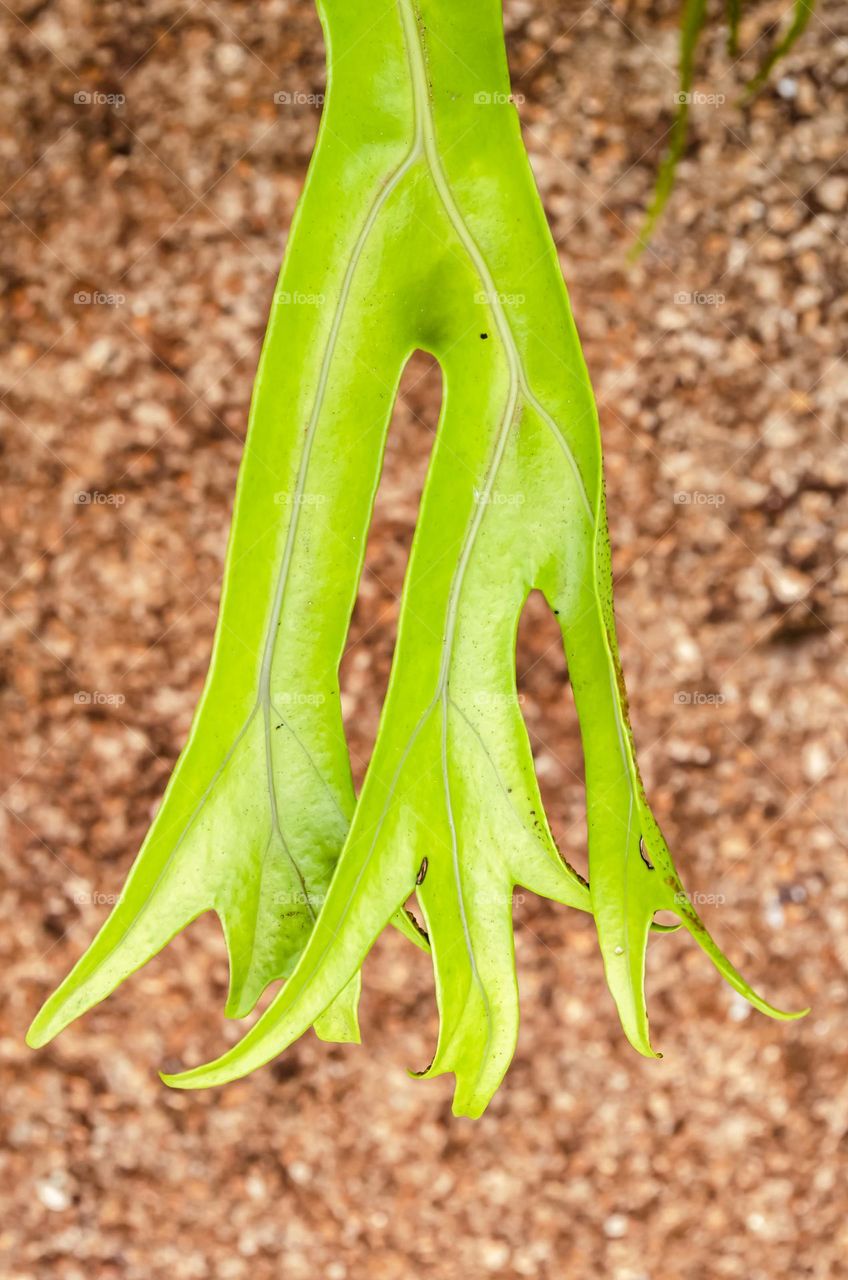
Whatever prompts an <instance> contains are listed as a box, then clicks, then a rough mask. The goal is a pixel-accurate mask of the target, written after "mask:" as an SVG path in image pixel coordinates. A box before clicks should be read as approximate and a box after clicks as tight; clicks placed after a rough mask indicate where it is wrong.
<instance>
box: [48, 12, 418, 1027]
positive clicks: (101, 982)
mask: <svg viewBox="0 0 848 1280" xmlns="http://www.w3.org/2000/svg"><path fill="white" fill-rule="evenodd" d="M362 25H363V23H362V21H361V19H357V18H355V17H353V16H352V15H345V14H344V13H342V14H340V16H339V20H338V30H339V33H340V35H342V36H343V35H344V34H345V32H347V33H348V39H349V40H354V39H355V33H356V32H357V31H358V29H359V28H360V27H361V26H362ZM386 25H387V24H386V23H385V22H384V24H383V26H384V27H385V26H386ZM400 54H402V46H401V44H400V41H399V39H398V33H397V32H396V33H395V39H394V40H391V39H389V40H387V41H386V44H385V45H382V44H381V43H380V42H379V41H376V40H375V41H374V42H373V49H372V56H373V62H372V64H371V67H370V68H369V76H373V77H374V82H373V88H371V89H370V90H368V89H363V87H362V82H363V81H364V80H365V77H364V75H363V74H362V71H361V69H359V68H356V67H355V65H354V64H353V63H352V62H349V64H348V65H349V67H350V68H351V71H352V72H353V74H352V76H351V82H350V84H349V86H348V93H349V94H350V95H354V94H355V95H357V96H358V99H359V107H358V110H357V112H356V114H355V116H354V117H352V118H351V119H350V120H348V121H345V122H344V123H343V124H340V123H339V121H338V120H337V121H336V123H335V125H334V127H333V131H332V133H333V136H332V137H331V136H329V131H328V129H327V128H326V122H325V126H323V127H322V130H321V138H320V141H319V144H318V148H317V155H316V162H315V164H314V166H313V167H312V170H311V172H310V176H309V180H308V183H307V187H306V190H305V193H304V196H303V199H302V201H301V204H300V207H299V209H298V213H297V216H296V218H295V223H294V226H293V228H292V232H291V236H290V243H289V252H288V254H287V255H286V261H285V264H284V267H283V271H282V273H281V277H280V280H279V283H278V286H277V290H276V293H275V296H274V302H273V306H272V312H271V317H270V322H269V326H268V333H267V338H266V341H265V345H264V348H263V352H262V357H261V362H260V366H259V370H258V373H257V378H256V385H255V391H254V396H253V402H252V406H251V414H250V424H249V431H248V437H247V444H246V447H245V452H244V459H243V462H242V466H241V471H240V474H239V482H238V491H237V495H236V503H235V513H234V518H233V527H232V533H231V538H230V544H229V548H228V553H227V562H226V569H225V575H224V588H223V596H222V600H221V608H220V617H219V622H218V627H217V631H216V635H215V643H214V650H213V657H212V662H211V666H210V670H209V675H208V678H207V681H206V685H205V688H204V691H203V695H202V697H201V700H200V705H199V707H198V709H197V713H196V715H195V718H194V723H193V725H192V729H191V734H190V737H189V741H188V744H187V746H186V748H185V750H184V751H183V753H182V755H181V756H180V759H179V761H178V763H177V766H176V768H175V770H174V773H173V776H172V778H171V780H170V783H169V785H168V788H167V791H166V793H165V798H164V800H163V803H162V806H161V808H160V809H159V812H158V813H157V816H156V819H155V821H154V823H153V825H152V827H151V829H150V832H149V833H148V835H147V838H146V839H145V841H144V845H143V847H142V849H141V851H140V853H139V856H138V858H137V860H136V862H135V864H134V866H133V868H132V871H131V872H130V875H129V878H128V880H127V883H126V886H125V888H124V890H123V892H122V894H121V897H120V900H119V902H118V903H117V905H116V906H115V908H114V910H113V912H112V914H111V915H110V917H109V919H108V920H107V921H106V923H105V925H104V926H103V928H102V929H101V931H100V933H99V934H98V935H97V938H96V939H95V941H94V942H93V943H92V945H91V946H90V948H89V949H88V951H87V952H86V954H85V955H84V956H83V957H82V959H81V960H80V961H79V962H78V964H77V965H76V967H75V968H74V969H73V971H72V972H71V974H70V975H69V976H68V978H67V979H66V980H65V982H64V983H63V984H62V985H61V987H60V988H59V989H58V991H57V992H56V993H55V994H54V995H53V996H52V997H51V998H50V999H49V1000H48V1001H47V1003H46V1004H45V1006H44V1008H43V1009H42V1010H41V1011H40V1013H39V1014H38V1016H37V1017H36V1019H35V1021H34V1023H33V1025H32V1027H31V1029H30V1032H29V1035H28V1041H29V1043H30V1044H31V1045H33V1046H38V1045H41V1044H44V1043H46V1042H47V1041H48V1040H50V1039H51V1038H52V1037H53V1036H55V1035H56V1034H57V1032H59V1031H60V1030H61V1029H62V1028H63V1027H64V1026H66V1025H67V1023H68V1022H70V1021H71V1020H72V1019H74V1018H76V1017H78V1016H79V1015H80V1014H81V1013H83V1012H84V1011H85V1010H86V1009H88V1008H90V1007H91V1006H92V1005H93V1004H95V1003H96V1002H97V1001H99V1000H101V999H103V998H104V996H106V995H108V994H109V992H111V991H112V990H113V989H114V988H115V986H117V984H118V983H119V982H121V981H122V980H123V979H124V978H125V977H126V976H127V975H128V974H130V973H132V972H133V971H134V970H136V969H137V968H138V967H139V966H140V965H142V964H144V963H145V962H146V961H147V960H148V959H149V958H150V957H151V956H153V955H155V954H156V953H157V952H158V951H159V950H160V949H161V948H162V947H164V946H165V944H166V943H167V942H168V941H169V940H170V939H171V938H172V937H173V935H174V934H175V933H177V932H178V931H179V930H180V929H182V928H183V927H184V926H185V925H186V924H188V923H189V922H190V921H191V920H193V919H194V918H195V917H197V916H198V915H200V914H201V913H202V912H204V911H208V910H214V911H216V912H217V913H218V915H219V917H220V919H221V922H222V925H223V929H224V933H225V937H226V942H227V948H228V952H229V957H230V991H229V998H228V1001H227V1010H226V1011H227V1013H228V1014H229V1015H230V1016H233V1017H241V1016H243V1015H244V1014H246V1013H248V1012H249V1011H250V1009H251V1008H252V1007H253V1005H254V1004H255V1002H256V1000H257V999H258V997H259V995H260V994H261V992H262V991H263V990H264V988H265V987H266V985H267V984H268V983H269V982H271V981H272V980H274V979H276V978H279V977H284V976H287V975H288V974H289V973H290V972H291V971H292V968H293V966H294V964H295V962H296V960H297V957H298V955H299V954H300V952H301V950H302V948H303V946H304V943H305V941H306V939H307V938H308V936H309V934H310V932H311V929H312V926H313V924H314V921H315V918H316V916H317V914H318V911H319V909H320V905H321V902H322V901H323V897H324V893H325V891H326V888H327V884H328V882H329V878H330V875H331V873H332V870H333V867H334V865H335V862H336V859H337V857H338V853H339V851H340V849H341V846H342V843H343V841H344V838H345V835H346V833H347V830H348V826H349V823H350V818H351V815H352V812H353V807H354V793H353V786H352V780H351V773H350V766H349V761H348V755H347V750H346V746H345V740H344V732H343V727H342V718H341V712H340V707H339V683H338V666H339V661H340V658H341V655H342V652H343V649H344V645H345V640H346V636H347V631H348V625H349V621H350V615H351V611H352V608H353V604H354V602H355V598H356V591H357V584H358V579H359V575H360V571H361V568H362V562H363V556H364V550H365V538H366V533H367V529H368V525H369V521H370V516H371V509H372V504H373V498H374V494H375V490H376V486H377V483H378V479H379V471H380V462H381V454H382V447H383V440H384V436H385V432H386V428H387V425H388V421H389V418H390V416H391V411H392V404H393V401H394V394H395V390H396V386H397V380H398V378H399V377H400V372H401V369H402V367H403V364H404V361H405V359H406V356H407V354H408V346H407V344H406V339H405V337H404V334H403V329H402V326H399V325H398V324H395V323H393V320H392V316H391V314H390V312H387V311H386V309H379V308H376V307H374V306H373V299H372V298H371V296H370V289H371V287H372V285H374V286H375V287H377V288H379V289H381V290H382V293H383V294H384V295H385V294H386V292H387V290H392V289H393V287H394V286H393V279H392V267H391V266H384V267H382V268H381V267H380V262H379V255H380V243H379V239H378V238H377V237H376V236H375V235H374V234H373V231H374V224H375V222H376V221H377V219H378V217H379V214H380V212H381V210H382V209H383V208H384V207H385V206H387V205H388V204H389V203H390V202H391V197H392V194H393V193H392V190H390V189H387V190H385V191H381V190H379V187H380V183H381V181H382V177H383V173H384V169H385V166H386V164H387V163H390V162H391V157H392V156H393V155H394V156H402V153H403V151H404V149H405V148H406V146H407V141H406V138H405V136H404V127H403V124H402V123H401V121H400V119H399V113H398V110H397V104H396V102H395V101H394V100H393V98H392V95H391V94H384V93H382V92H381V91H378V89H377V84H378V81H379V78H380V76H383V77H386V78H388V79H391V76H392V75H393V74H395V71H396V66H397V59H398V56H399V55H400ZM340 79H341V80H342V82H344V75H343V74H342V75H341V77H340ZM400 96H401V98H403V96H404V87H403V85H401V86H400ZM366 132H367V136H368V137H371V136H372V135H373V136H377V137H379V138H380V142H379V144H377V145H376V146H375V145H371V146H366V145H361V144H362V142H363V138H364V136H365V134H366ZM340 191H344V192H345V199H344V200H342V199H340V198H339V192H340ZM352 205H357V206H358V207H360V208H364V210H365V215H364V217H363V219H362V220H360V221H356V220H354V219H352V218H351V216H350V207H351V206H352ZM361 353H367V355H368V359H367V360H366V359H364V358H363V356H362V354H361ZM371 361H373V367H372V364H371V363H370V362H371ZM397 924H398V925H399V927H400V928H401V929H403V930H404V932H406V933H407V934H408V935H409V936H410V937H411V938H412V939H413V940H415V941H417V942H418V944H419V945H424V943H423V939H422V938H421V936H420V934H419V933H418V932H417V931H416V930H415V929H414V928H413V927H412V926H411V924H410V923H409V921H408V920H407V918H406V916H405V914H403V913H401V914H400V915H399V916H398V919H397ZM357 996H358V979H357V978H356V977H355V976H354V975H351V979H350V983H349V985H348V987H347V988H346V990H345V991H344V992H341V993H340V994H339V997H338V1000H337V1001H336V1003H335V1005H334V1007H333V1009H332V1010H329V1011H328V1012H327V1013H326V1014H325V1015H324V1017H323V1018H322V1019H321V1020H320V1021H319V1025H318V1027H317V1030H318V1031H319V1033H320V1034H322V1035H324V1036H327V1037H330V1038H338V1039H343V1040H344V1039H346V1040H353V1039H356V1038H358V1030H357V1025H356V1002H357Z"/></svg>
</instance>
